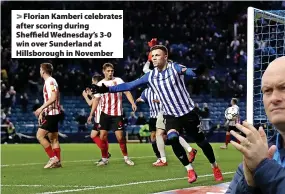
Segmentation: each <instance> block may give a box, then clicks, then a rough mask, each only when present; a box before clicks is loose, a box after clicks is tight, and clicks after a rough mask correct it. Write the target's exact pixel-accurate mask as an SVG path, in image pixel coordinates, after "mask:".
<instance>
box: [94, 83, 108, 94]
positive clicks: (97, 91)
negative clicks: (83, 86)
mask: <svg viewBox="0 0 285 194" xmlns="http://www.w3.org/2000/svg"><path fill="white" fill-rule="evenodd" d="M90 89H91V92H92V94H103V93H108V92H109V88H108V87H106V86H105V85H104V84H102V86H98V85H96V84H92V85H91V87H90Z"/></svg>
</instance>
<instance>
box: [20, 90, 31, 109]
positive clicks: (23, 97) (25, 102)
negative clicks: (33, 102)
mask: <svg viewBox="0 0 285 194" xmlns="http://www.w3.org/2000/svg"><path fill="white" fill-rule="evenodd" d="M20 100H21V105H22V111H23V112H24V113H26V112H27V111H28V103H29V98H28V94H27V93H24V95H21V96H20Z"/></svg>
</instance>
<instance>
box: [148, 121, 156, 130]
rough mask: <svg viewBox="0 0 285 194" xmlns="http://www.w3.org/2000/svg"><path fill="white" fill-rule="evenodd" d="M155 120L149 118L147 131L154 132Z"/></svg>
mask: <svg viewBox="0 0 285 194" xmlns="http://www.w3.org/2000/svg"><path fill="white" fill-rule="evenodd" d="M156 120H157V119H156V118H149V131H150V132H153V131H156Z"/></svg>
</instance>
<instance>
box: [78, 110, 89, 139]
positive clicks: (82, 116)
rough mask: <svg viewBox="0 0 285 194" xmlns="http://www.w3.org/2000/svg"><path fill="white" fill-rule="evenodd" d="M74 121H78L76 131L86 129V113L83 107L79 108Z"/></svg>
mask: <svg viewBox="0 0 285 194" xmlns="http://www.w3.org/2000/svg"><path fill="white" fill-rule="evenodd" d="M76 121H77V122H78V133H80V132H85V131H87V128H86V121H87V114H86V112H85V109H84V108H83V109H81V111H80V113H79V115H78V116H77V118H76Z"/></svg>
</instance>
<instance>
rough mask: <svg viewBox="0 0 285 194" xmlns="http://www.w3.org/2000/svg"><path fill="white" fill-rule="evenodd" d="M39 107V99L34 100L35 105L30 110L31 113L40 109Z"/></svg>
mask: <svg viewBox="0 0 285 194" xmlns="http://www.w3.org/2000/svg"><path fill="white" fill-rule="evenodd" d="M40 107H41V105H40V101H39V99H36V100H35V104H34V106H33V108H32V111H33V112H35V111H36V110H37V109H38V108H40Z"/></svg>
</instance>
